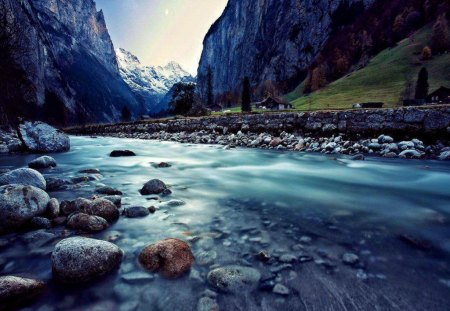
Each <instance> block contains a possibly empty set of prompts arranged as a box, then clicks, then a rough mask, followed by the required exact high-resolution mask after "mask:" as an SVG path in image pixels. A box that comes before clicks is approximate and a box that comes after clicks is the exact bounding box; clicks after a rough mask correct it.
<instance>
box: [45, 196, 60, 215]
mask: <svg viewBox="0 0 450 311" xmlns="http://www.w3.org/2000/svg"><path fill="white" fill-rule="evenodd" d="M59 212H60V210H59V202H58V200H57V199H55V198H52V199H50V201H48V204H47V211H46V214H47V216H48V217H49V218H50V219H54V218H56V217H58V216H59Z"/></svg>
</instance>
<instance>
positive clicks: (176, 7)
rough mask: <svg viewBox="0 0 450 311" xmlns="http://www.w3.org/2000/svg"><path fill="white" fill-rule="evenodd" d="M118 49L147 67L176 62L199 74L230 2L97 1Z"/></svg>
mask: <svg viewBox="0 0 450 311" xmlns="http://www.w3.org/2000/svg"><path fill="white" fill-rule="evenodd" d="M95 1H96V3H97V10H100V9H102V10H103V12H104V15H105V18H106V25H107V27H108V30H109V34H110V35H111V38H112V40H113V43H114V47H115V48H119V47H120V48H124V49H125V50H128V51H130V52H131V53H133V54H134V55H136V56H137V57H138V58H139V60H140V61H141V63H142V64H144V65H165V64H167V63H168V62H170V61H176V62H178V63H180V65H181V66H182V67H183V68H184V69H185V70H187V71H189V72H190V73H191V74H193V75H196V74H197V66H198V62H199V60H200V55H201V52H202V47H203V45H202V42H203V38H204V37H205V35H206V33H207V31H208V29H209V27H210V26H211V25H212V24H213V23H214V21H215V20H216V19H217V18H218V17H219V16H220V15H221V14H222V12H223V10H224V8H225V6H226V3H227V0H95Z"/></svg>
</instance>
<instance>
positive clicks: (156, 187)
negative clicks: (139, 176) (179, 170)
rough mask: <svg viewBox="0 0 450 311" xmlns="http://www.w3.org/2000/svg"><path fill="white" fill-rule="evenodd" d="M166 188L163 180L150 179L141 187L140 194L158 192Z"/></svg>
mask: <svg viewBox="0 0 450 311" xmlns="http://www.w3.org/2000/svg"><path fill="white" fill-rule="evenodd" d="M166 190H167V186H166V184H165V183H164V182H162V181H161V180H159V179H152V180H150V181H148V182H147V183H146V184H145V185H144V187H142V189H141V191H140V192H141V194H142V195H149V194H160V193H163V192H164V191H166Z"/></svg>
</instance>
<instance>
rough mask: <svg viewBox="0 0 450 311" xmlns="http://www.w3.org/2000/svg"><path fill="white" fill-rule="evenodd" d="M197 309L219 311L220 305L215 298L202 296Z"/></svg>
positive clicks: (200, 310) (199, 310) (198, 310)
mask: <svg viewBox="0 0 450 311" xmlns="http://www.w3.org/2000/svg"><path fill="white" fill-rule="evenodd" d="M197 311H219V305H218V304H217V301H216V300H215V299H213V298H210V297H202V298H200V299H199V301H198V304H197Z"/></svg>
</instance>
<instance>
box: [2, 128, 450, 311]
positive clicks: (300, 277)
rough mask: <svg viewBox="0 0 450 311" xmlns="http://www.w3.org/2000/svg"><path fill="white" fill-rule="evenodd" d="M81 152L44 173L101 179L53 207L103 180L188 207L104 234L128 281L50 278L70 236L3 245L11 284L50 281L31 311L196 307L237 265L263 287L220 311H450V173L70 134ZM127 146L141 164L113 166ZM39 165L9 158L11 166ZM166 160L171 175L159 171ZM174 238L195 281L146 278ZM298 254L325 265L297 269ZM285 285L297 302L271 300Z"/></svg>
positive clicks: (126, 161) (229, 297)
mask: <svg viewBox="0 0 450 311" xmlns="http://www.w3.org/2000/svg"><path fill="white" fill-rule="evenodd" d="M71 144H72V149H71V151H70V152H67V153H62V154H56V155H53V156H54V158H55V159H56V161H57V163H58V167H57V168H56V169H53V170H50V171H44V172H43V173H44V175H46V176H57V177H59V178H70V177H74V176H79V175H80V174H79V173H77V172H78V171H79V170H82V169H87V168H97V169H99V170H100V171H101V173H102V175H103V178H102V179H101V180H100V181H92V182H89V183H84V184H80V185H79V186H78V187H76V188H74V189H71V190H69V191H59V192H53V193H50V195H51V196H52V197H56V198H58V199H60V200H63V199H75V198H77V197H80V196H84V197H90V196H92V194H93V193H94V188H95V185H96V184H98V183H102V184H105V185H108V186H112V187H115V188H118V189H119V190H121V191H122V192H123V193H124V195H123V200H122V205H123V206H127V205H144V206H151V205H153V204H155V203H156V202H157V201H155V200H153V199H154V198H153V197H154V196H153V197H148V196H147V197H144V196H141V195H140V194H139V192H138V190H139V189H140V188H141V187H142V185H143V184H144V183H145V182H146V181H148V180H150V179H154V178H158V179H161V180H163V181H164V182H166V184H168V185H169V186H170V189H171V190H172V192H173V193H172V195H171V196H169V197H165V198H159V199H160V200H162V201H167V200H170V199H176V200H183V201H184V202H186V204H185V205H183V206H177V207H166V208H164V207H162V208H160V209H159V210H157V212H156V213H155V214H152V215H149V216H148V217H146V218H142V219H128V218H124V217H121V218H120V219H119V221H118V222H117V223H115V224H113V225H112V226H111V227H110V228H108V229H107V230H105V231H104V232H102V233H99V234H96V235H93V237H94V238H98V239H108V240H113V241H114V243H116V244H117V245H118V246H119V247H121V248H122V249H123V250H124V252H125V256H124V260H123V262H122V265H121V267H120V269H119V270H118V271H117V272H116V273H114V274H112V275H109V276H107V277H105V278H103V279H102V280H99V281H97V282H94V283H90V284H85V285H82V286H79V287H66V286H62V285H60V284H57V283H56V282H55V281H53V280H52V273H51V260H50V254H51V251H52V249H53V247H54V245H55V244H56V243H57V242H58V241H59V240H61V239H62V238H63V236H68V235H71V234H72V233H71V232H70V231H64V228H54V229H51V230H48V232H50V233H53V234H55V235H54V237H53V238H52V237H50V238H49V237H47V238H42V239H36V238H35V237H33V236H30V235H29V234H22V235H9V236H5V237H0V242H1V243H0V254H1V258H0V274H1V275H11V274H13V275H22V276H28V277H35V278H39V279H43V280H45V281H46V282H47V284H48V286H47V290H46V291H45V293H44V295H43V296H42V297H41V298H40V299H39V300H37V301H36V302H34V304H32V305H31V307H30V308H29V309H28V310H41V311H44V310H196V309H197V303H198V300H199V298H200V297H202V296H203V295H212V293H211V292H208V291H207V292H205V290H207V289H210V290H214V288H212V287H211V286H209V285H208V283H207V280H206V275H207V273H208V271H210V269H212V268H214V267H219V266H225V265H229V264H233V265H243V266H252V267H254V268H256V269H258V270H259V271H260V272H261V274H262V280H261V282H260V285H259V289H256V290H254V291H252V292H249V293H248V292H242V293H241V294H226V293H221V292H217V297H216V298H215V299H216V300H217V302H218V304H219V306H220V310H450V165H449V164H448V163H444V162H430V161H407V160H384V159H380V158H373V159H368V160H366V161H361V162H354V161H350V160H346V159H335V158H331V157H329V156H323V155H312V154H304V153H294V152H276V151H263V150H256V149H233V150H223V149H222V148H220V147H217V146H208V145H186V144H177V143H169V142H156V141H140V140H131V139H115V138H86V137H72V138H71ZM116 149H130V150H133V151H134V152H136V153H137V155H138V156H136V157H129V158H110V157H109V153H110V152H111V151H112V150H116ZM35 157H36V156H35V155H13V156H2V157H0V168H17V167H23V166H26V165H27V163H28V162H29V161H30V160H32V159H34V158H35ZM161 161H164V162H168V163H170V164H171V165H172V167H170V168H155V167H154V165H153V164H154V163H159V162H161ZM305 236H306V237H309V238H311V239H309V238H306V237H305ZM167 237H176V238H181V239H184V240H187V241H190V243H191V245H192V249H193V253H194V256H195V257H196V263H195V264H194V266H193V267H192V269H191V272H190V274H189V273H188V274H187V275H186V276H184V277H183V278H180V279H177V280H166V279H164V278H162V277H160V276H159V275H157V274H149V273H146V272H145V271H144V270H143V269H142V268H141V267H140V266H139V264H138V263H137V260H136V258H137V255H138V254H139V252H140V251H141V250H142V248H143V247H144V246H145V245H147V244H149V243H152V242H155V241H158V240H160V239H164V238H167ZM263 249H264V250H267V251H268V253H269V254H271V256H272V258H273V259H272V260H270V261H269V262H268V263H263V262H261V261H258V260H257V259H256V257H255V254H257V253H258V252H259V251H261V250H263ZM344 253H354V254H357V255H358V256H359V258H360V261H359V263H358V264H356V265H354V266H349V265H345V264H343V262H342V260H341V258H342V255H343V254H344ZM286 254H288V255H294V256H296V258H304V259H305V258H312V259H313V260H312V261H308V260H304V261H305V262H300V261H295V262H290V263H286V261H287V260H286V259H283V256H282V255H286ZM284 258H286V257H284ZM288 261H289V260H288ZM274 283H280V284H283V285H284V286H286V287H287V288H288V289H289V294H288V295H279V294H275V293H272V292H271V286H273V284H274ZM270 284H272V285H270Z"/></svg>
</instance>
